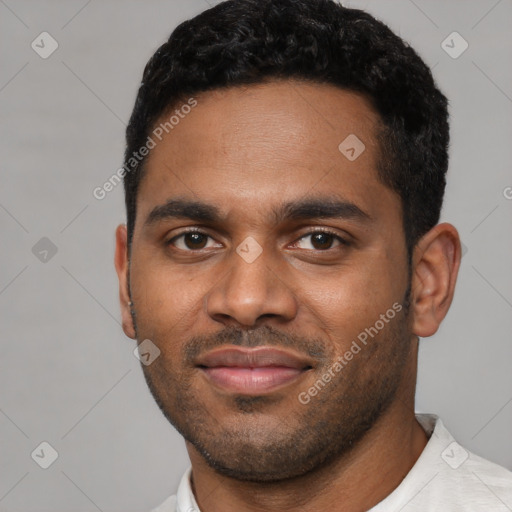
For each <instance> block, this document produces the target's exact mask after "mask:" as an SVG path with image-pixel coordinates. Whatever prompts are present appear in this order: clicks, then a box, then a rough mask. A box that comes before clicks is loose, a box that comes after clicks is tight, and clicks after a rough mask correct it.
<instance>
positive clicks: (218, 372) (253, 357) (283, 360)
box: [196, 347, 313, 395]
mask: <svg viewBox="0 0 512 512" xmlns="http://www.w3.org/2000/svg"><path fill="white" fill-rule="evenodd" d="M196 366H197V367H198V368H200V369H201V371H202V372H203V373H204V375H205V376H206V377H207V379H208V380H209V381H210V383H211V384H213V385H215V386H217V387H220V388H221V389H223V390H224V391H228V392H236V393H241V394H249V395H251V394H252V395H261V394H268V393H270V392H272V391H275V390H276V389H278V388H282V387H283V386H285V385H289V384H291V383H292V382H294V381H295V380H297V379H299V378H300V377H301V376H302V375H304V373H306V372H307V371H308V370H310V369H311V368H312V367H313V365H312V363H311V361H309V360H308V359H307V358H305V357H304V356H300V355H298V354H295V353H292V352H289V351H284V350H280V349H276V348H270V347H256V348H251V349H247V348H242V347H224V348H220V349H215V350H213V351H211V352H208V353H207V354H204V355H203V356H201V357H199V358H198V360H197V362H196Z"/></svg>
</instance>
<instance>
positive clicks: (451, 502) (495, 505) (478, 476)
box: [152, 414, 512, 512]
mask: <svg viewBox="0 0 512 512" xmlns="http://www.w3.org/2000/svg"><path fill="white" fill-rule="evenodd" d="M416 419H417V420H418V422H419V423H420V425H421V426H422V427H423V429H424V430H425V432H426V434H427V436H428V437H429V438H430V439H429V441H428V443H427V445H426V446H425V448H424V450H423V452H422V453H421V455H420V457H419V458H418V460H417V461H416V464H414V466H413V467H412V469H411V470H410V471H409V473H408V474H407V476H406V477H405V478H404V479H403V480H402V482H401V484H400V485H399V486H398V487H397V488H396V489H395V490H394V491H393V492H392V493H391V494H390V495H389V496H388V497H387V498H385V499H384V500H383V501H381V502H380V503H378V504H377V505H375V506H374V507H373V508H371V509H370V511H368V512H420V511H421V512H511V511H512V473H511V472H510V471H508V470H507V469H505V468H503V467H501V466H498V465H497V464H494V463H493V462H489V461H487V460H485V459H482V458H481V457H479V456H477V455H474V454H473V453H471V452H468V451H467V450H465V449H464V448H463V447H462V446H461V445H460V444H458V443H457V442H456V441H455V439H454V438H453V437H452V436H451V434H450V433H449V432H448V430H446V428H445V426H444V425H443V423H442V421H441V420H440V419H439V418H438V417H437V416H435V415H433V414H417V415H416ZM191 472H192V468H189V469H188V470H187V471H186V472H185V474H184V475H183V478H182V479H181V483H180V485H179V487H178V492H177V494H176V495H173V496H170V497H169V498H168V499H167V500H166V501H165V502H164V503H162V504H161V505H160V506H159V507H157V508H155V509H154V510H152V512H201V511H200V509H199V507H198V505H197V502H196V500H195V497H194V494H193V492H192V488H191V486H190V474H191Z"/></svg>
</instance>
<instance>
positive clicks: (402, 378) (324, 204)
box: [115, 0, 512, 512]
mask: <svg viewBox="0 0 512 512" xmlns="http://www.w3.org/2000/svg"><path fill="white" fill-rule="evenodd" d="M448 138H449V133H448V114H447V100H446V98H445V97H444V96H443V94H442V93H441V92H440V91H439V90H438V89H437V87H436V85H435V83H434V81H433V78H432V75H431V73H430V71H429V69H428V68H427V67H426V65H425V64H424V63H423V62H422V60H421V59H420V58H419V57H418V55H417V54H416V53H415V52H414V50H412V49H411V48H410V47H408V46H407V45H406V44H405V43H404V42H403V41H402V40H401V39H400V38H399V37H397V36H396V35H394V34H393V33H392V32H391V31H390V30H389V29H388V28H387V27H386V26H385V25H383V24H382V23H380V22H378V21H377V20H375V19H374V18H372V17H371V16H370V15H369V14H367V13H364V12H362V11H358V10H354V9H347V8H343V7H342V6H341V5H339V4H337V3H335V2H333V1H331V0H263V1H261V0H235V1H227V2H223V3H221V4H219V5H217V6H216V7H214V8H212V9H209V10H207V11H205V12H203V13H202V14H200V15H199V16H197V17H196V18H194V19H192V20H189V21H186V22H184V23H183V24H181V25H180V26H179V27H178V28H177V29H176V30H175V31H174V32H173V34H172V35H171V36H170V38H169V40H168V42H166V43H165V44H164V45H162V46H161V47H160V48H159V50H158V51H157V52H156V53H155V55H154V56H153V57H152V58H151V59H150V61H149V62H148V64H147V66H146V69H145V71H144V76H143V80H142V84H141V87H140V89H139V93H138V97H137V100H136V103H135V108H134V111H133V114H132V117H131V119H130V123H129V126H128V129H127V149H126V153H125V166H124V170H125V193H126V207H127V217H128V218H127V225H126V226H125V225H121V226H119V227H118V229H117V232H116V244H117V246H116V257H115V263H116V269H117V272H118V276H119V282H120V299H121V306H122V319H123V329H124V331H125V333H126V335H127V336H129V337H130V338H133V339H137V340H138V342H139V343H140V347H139V350H140V352H141V356H142V355H144V359H143V363H144V364H143V370H144V375H145V378H146V381H147V383H148V386H149V388H150V390H151V392H152V394H153V396H154V398H155V400H156V402H157V404H158V405H159V407H160V409H161V410H162V412H163V413H164V415H165V416H166V417H167V418H168V420H169V421H170V422H171V423H172V424H173V425H174V426H175V427H176V429H177V430H178V431H179V432H180V433H181V434H182V435H183V437H184V438H185V440H186V446H187V449H188V453H189V456H190V460H191V464H192V465H191V468H190V469H189V470H188V471H187V472H186V474H185V475H184V477H183V479H182V481H181V484H180V486H179V489H178V492H177V497H176V496H171V497H170V498H169V499H168V500H166V502H165V503H163V504H162V505H161V506H160V507H158V508H157V509H155V510H156V511H158V512H163V511H165V512H167V511H175V510H176V511H179V512H190V511H193V510H196V511H198V510H200V511H201V512H231V511H236V512H245V511H262V510H279V511H281V510H283V511H284V510H286V511H290V512H291V511H301V512H304V511H306V512H311V511H320V510H333V511H338V510H339V511H344V512H352V511H363V510H370V509H371V510H372V511H397V510H404V511H418V510H422V511H424V510H432V511H433V510H435V511H440V510H442V511H443V512H445V511H454V510H457V511H460V510H470V511H490V510H492V511H501V510H512V474H511V473H510V472H508V471H507V470H506V469H504V468H501V467H499V466H497V465H495V464H493V463H491V462H487V461H485V460H483V459H481V458H479V457H477V456H476V455H473V454H471V453H469V452H467V451H466V450H464V448H462V447H461V446H460V445H459V444H457V443H456V441H455V440H454V439H453V437H452V436H451V435H450V434H449V433H448V432H447V430H446V429H445V427H444V426H443V424H442V422H441V420H439V419H438V418H437V417H435V416H433V415H417V416H415V414H414V395H415V383H416V367H417V354H418V339H419V338H420V337H428V336H431V335H433V334H434V333H435V332H436V330H437V329H438V327H439V325H440V323H441V321H442V320H443V319H444V317H445V315H446V313H447V311H448V309H449V307H450V303H451V301H452V298H453V293H454V288H455V282H456V277H457V272H458V268H459V263H460V255H461V248H460V241H459V236H458V233H457V231H456V229H455V228H454V227H453V226H452V225H450V224H448V223H442V224H438V221H439V215H440V209H441V204H442V198H443V193H444V187H445V174H446V170H447V166H448V156H447V147H448Z"/></svg>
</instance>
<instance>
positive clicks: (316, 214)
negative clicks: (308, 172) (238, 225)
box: [144, 197, 372, 227]
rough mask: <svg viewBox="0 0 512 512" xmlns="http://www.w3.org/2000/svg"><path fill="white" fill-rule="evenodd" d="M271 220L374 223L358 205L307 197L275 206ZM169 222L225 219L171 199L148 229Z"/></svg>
mask: <svg viewBox="0 0 512 512" xmlns="http://www.w3.org/2000/svg"><path fill="white" fill-rule="evenodd" d="M271 218H272V220H273V221H274V222H275V223H276V224H278V223H280V222H283V221H285V220H289V221H290V220H291V221H293V220H295V221H297V220H310V219H347V220H358V221H363V222H364V221H371V220H372V218H371V216H370V215H369V214H368V213H367V212H365V211H364V210H362V209H361V208H360V207H359V206H357V205H356V204H354V203H352V202H350V201H345V200H341V199H338V198H332V197H319V198H306V199H301V200H299V201H290V202H286V203H283V204H281V205H278V206H277V207H274V208H273V209H272V212H271ZM167 219H190V220H194V221H196V222H206V223H212V224H213V223H222V222H224V221H225V216H224V215H222V213H221V211H220V209H219V208H217V207H216V206H214V205H212V204H208V203H204V202H201V201H193V200H187V199H170V200H169V201H167V202H166V203H164V204H161V205H158V206H155V207H154V208H153V209H152V210H151V212H150V213H149V215H148V216H147V218H146V221H145V223H144V226H145V227H149V226H151V225H153V224H156V223H158V222H159V221H163V220H167Z"/></svg>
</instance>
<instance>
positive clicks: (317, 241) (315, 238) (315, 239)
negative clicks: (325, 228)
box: [311, 233, 334, 249]
mask: <svg viewBox="0 0 512 512" xmlns="http://www.w3.org/2000/svg"><path fill="white" fill-rule="evenodd" d="M333 241H334V236H333V235H330V234H329V233H315V234H314V235H312V236H311V244H312V245H313V246H314V247H315V249H330V248H331V246H332V243H333Z"/></svg>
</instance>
